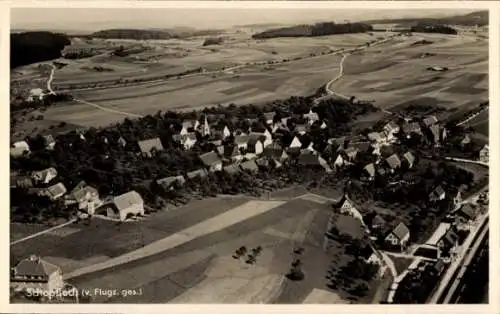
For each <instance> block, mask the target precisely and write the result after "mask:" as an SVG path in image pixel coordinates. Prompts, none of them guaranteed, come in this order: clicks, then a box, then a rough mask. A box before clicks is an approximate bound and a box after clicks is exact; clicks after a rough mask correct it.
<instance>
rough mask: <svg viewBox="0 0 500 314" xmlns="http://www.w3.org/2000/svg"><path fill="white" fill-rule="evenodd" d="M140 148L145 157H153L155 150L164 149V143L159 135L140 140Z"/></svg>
mask: <svg viewBox="0 0 500 314" xmlns="http://www.w3.org/2000/svg"><path fill="white" fill-rule="evenodd" d="M138 144H139V149H140V150H141V153H142V155H143V156H145V157H152V156H153V154H154V153H155V152H160V151H162V150H163V145H162V144H161V141H160V139H159V138H158V137H155V138H151V139H148V140H144V141H139V143H138Z"/></svg>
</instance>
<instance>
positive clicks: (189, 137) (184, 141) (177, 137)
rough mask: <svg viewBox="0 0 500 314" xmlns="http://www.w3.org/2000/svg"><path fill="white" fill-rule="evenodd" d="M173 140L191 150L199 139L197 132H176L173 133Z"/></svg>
mask: <svg viewBox="0 0 500 314" xmlns="http://www.w3.org/2000/svg"><path fill="white" fill-rule="evenodd" d="M172 140H174V141H175V142H177V143H179V144H181V145H182V147H183V148H184V149H185V150H190V149H191V148H193V146H194V145H195V144H196V142H197V141H198V138H197V137H196V133H195V132H191V133H187V134H182V135H181V134H174V135H172Z"/></svg>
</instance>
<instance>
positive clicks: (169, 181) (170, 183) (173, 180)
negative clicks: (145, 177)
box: [156, 176, 186, 191]
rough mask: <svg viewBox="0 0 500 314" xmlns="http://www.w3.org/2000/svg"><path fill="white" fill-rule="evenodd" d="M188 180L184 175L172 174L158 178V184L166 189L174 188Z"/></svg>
mask: <svg viewBox="0 0 500 314" xmlns="http://www.w3.org/2000/svg"><path fill="white" fill-rule="evenodd" d="M185 182H186V180H185V179H184V177H183V176H172V177H167V178H163V179H159V180H156V184H158V185H159V186H161V187H162V188H163V189H164V190H166V191H168V190H172V189H174V187H175V186H176V185H178V186H181V185H183V184H184V183H185Z"/></svg>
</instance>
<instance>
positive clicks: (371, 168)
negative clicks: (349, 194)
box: [363, 162, 377, 180]
mask: <svg viewBox="0 0 500 314" xmlns="http://www.w3.org/2000/svg"><path fill="white" fill-rule="evenodd" d="M363 170H364V171H365V173H366V174H367V176H368V179H370V180H373V178H375V174H376V173H377V172H376V170H375V164H374V163H373V162H372V163H370V164H368V165H366V166H365V167H364V168H363Z"/></svg>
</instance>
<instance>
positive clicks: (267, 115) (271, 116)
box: [264, 112, 276, 125]
mask: <svg viewBox="0 0 500 314" xmlns="http://www.w3.org/2000/svg"><path fill="white" fill-rule="evenodd" d="M275 116H276V113H274V112H265V113H264V120H265V121H266V124H267V125H271V124H273V122H274V117H275Z"/></svg>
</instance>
